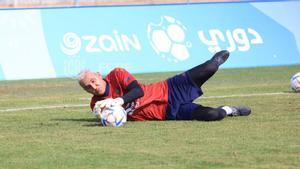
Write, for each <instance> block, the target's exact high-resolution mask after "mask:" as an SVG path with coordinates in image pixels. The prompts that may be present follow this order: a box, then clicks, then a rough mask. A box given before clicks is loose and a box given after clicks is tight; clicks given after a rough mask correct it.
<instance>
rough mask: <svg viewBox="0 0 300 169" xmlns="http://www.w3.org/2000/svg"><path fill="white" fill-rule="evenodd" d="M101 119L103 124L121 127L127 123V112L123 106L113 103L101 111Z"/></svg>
mask: <svg viewBox="0 0 300 169" xmlns="http://www.w3.org/2000/svg"><path fill="white" fill-rule="evenodd" d="M100 120H101V123H102V125H103V126H109V127H119V126H122V125H124V124H125V123H126V121H127V113H126V111H125V109H124V108H123V107H122V106H119V105H112V106H110V107H107V108H104V109H103V110H102V111H101V114H100Z"/></svg>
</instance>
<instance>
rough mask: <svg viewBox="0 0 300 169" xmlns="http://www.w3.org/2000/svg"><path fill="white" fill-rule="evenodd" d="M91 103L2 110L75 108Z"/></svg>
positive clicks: (4, 110) (6, 110)
mask: <svg viewBox="0 0 300 169" xmlns="http://www.w3.org/2000/svg"><path fill="white" fill-rule="evenodd" d="M86 106H89V104H70V105H52V106H36V107H20V108H9V109H2V110H1V109H0V112H13V111H23V110H41V109H58V108H73V107H86Z"/></svg>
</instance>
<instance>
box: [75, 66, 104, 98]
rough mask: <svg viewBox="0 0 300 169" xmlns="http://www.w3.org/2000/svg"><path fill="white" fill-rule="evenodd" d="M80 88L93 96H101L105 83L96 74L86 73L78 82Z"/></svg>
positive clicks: (98, 74)
mask: <svg viewBox="0 0 300 169" xmlns="http://www.w3.org/2000/svg"><path fill="white" fill-rule="evenodd" d="M80 85H81V87H82V88H83V89H84V90H85V91H87V92H88V93H91V94H93V95H97V96H99V95H103V94H104V92H105V88H106V82H105V81H104V80H103V79H102V77H101V74H100V73H98V72H91V71H89V72H87V73H86V74H85V76H84V78H83V79H82V80H81V81H80Z"/></svg>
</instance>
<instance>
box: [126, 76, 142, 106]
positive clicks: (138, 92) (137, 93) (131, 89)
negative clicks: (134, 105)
mask: <svg viewBox="0 0 300 169" xmlns="http://www.w3.org/2000/svg"><path fill="white" fill-rule="evenodd" d="M143 96H144V90H143V89H142V88H141V86H140V85H139V84H138V82H137V81H136V80H135V81H133V82H131V83H130V84H129V85H128V86H127V88H126V93H125V94H124V95H123V96H122V97H121V98H122V99H123V100H124V103H125V104H126V103H129V102H132V101H134V100H135V99H138V98H140V97H143Z"/></svg>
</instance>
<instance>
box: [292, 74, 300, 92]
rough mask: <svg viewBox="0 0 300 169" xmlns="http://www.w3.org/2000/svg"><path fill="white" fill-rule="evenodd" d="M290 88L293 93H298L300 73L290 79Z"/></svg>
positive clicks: (299, 90)
mask: <svg viewBox="0 0 300 169" xmlns="http://www.w3.org/2000/svg"><path fill="white" fill-rule="evenodd" d="M291 88H292V89H293V90H294V91H295V92H300V72H299V73H296V74H294V75H293V76H292V78H291Z"/></svg>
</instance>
